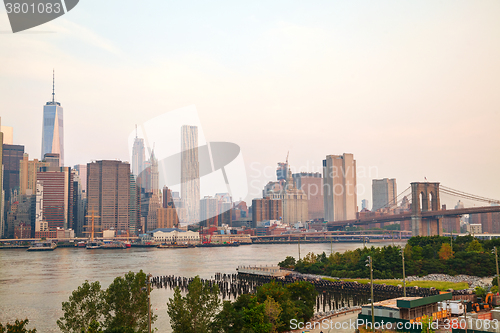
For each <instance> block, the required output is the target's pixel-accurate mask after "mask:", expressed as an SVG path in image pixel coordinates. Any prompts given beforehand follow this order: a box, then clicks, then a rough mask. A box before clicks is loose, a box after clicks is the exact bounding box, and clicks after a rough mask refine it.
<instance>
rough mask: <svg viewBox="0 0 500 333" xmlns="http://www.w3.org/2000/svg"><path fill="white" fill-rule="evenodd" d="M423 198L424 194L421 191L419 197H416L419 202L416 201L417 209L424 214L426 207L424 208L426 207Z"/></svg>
mask: <svg viewBox="0 0 500 333" xmlns="http://www.w3.org/2000/svg"><path fill="white" fill-rule="evenodd" d="M424 197H425V194H424V192H423V191H422V192H420V194H419V196H418V198H419V200H418V201H419V204H420V207H419V208H420V211H421V212H425V211H426V210H427V207H426V205H425V199H424Z"/></svg>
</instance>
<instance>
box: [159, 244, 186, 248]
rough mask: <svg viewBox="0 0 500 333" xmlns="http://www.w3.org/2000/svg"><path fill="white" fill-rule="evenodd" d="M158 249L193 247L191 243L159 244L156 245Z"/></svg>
mask: <svg viewBox="0 0 500 333" xmlns="http://www.w3.org/2000/svg"><path fill="white" fill-rule="evenodd" d="M157 247H158V248H159V249H186V248H188V247H194V245H192V244H159V245H158V246H157Z"/></svg>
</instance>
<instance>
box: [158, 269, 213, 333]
mask: <svg viewBox="0 0 500 333" xmlns="http://www.w3.org/2000/svg"><path fill="white" fill-rule="evenodd" d="M220 305H221V302H220V300H219V287H218V286H217V285H215V286H213V287H211V286H210V285H208V284H207V283H202V281H201V279H200V278H199V276H196V277H195V278H194V279H193V281H192V282H191V283H190V284H189V286H188V293H187V294H186V296H185V297H183V296H182V295H181V291H180V289H179V288H176V289H175V292H174V297H173V298H171V299H170V300H169V302H168V310H167V312H168V315H169V316H170V324H171V326H172V329H173V332H174V333H210V332H214V333H215V332H218V331H216V330H215V329H214V325H213V321H214V319H215V316H216V315H217V313H218V312H219V308H220Z"/></svg>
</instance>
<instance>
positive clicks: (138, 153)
mask: <svg viewBox="0 0 500 333" xmlns="http://www.w3.org/2000/svg"><path fill="white" fill-rule="evenodd" d="M145 161H146V149H145V148H144V139H142V138H139V137H137V135H136V136H135V139H134V145H133V146H132V174H133V175H134V176H136V177H139V176H140V175H141V172H142V171H143V170H144V162H145Z"/></svg>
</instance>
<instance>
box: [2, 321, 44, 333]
mask: <svg viewBox="0 0 500 333" xmlns="http://www.w3.org/2000/svg"><path fill="white" fill-rule="evenodd" d="M28 323H29V320H28V319H24V320H19V319H16V321H15V322H14V324H9V323H7V324H6V325H5V326H3V325H2V324H1V323H0V333H36V328H34V329H32V330H29V329H27V328H26V327H25V326H26V325H28Z"/></svg>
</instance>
